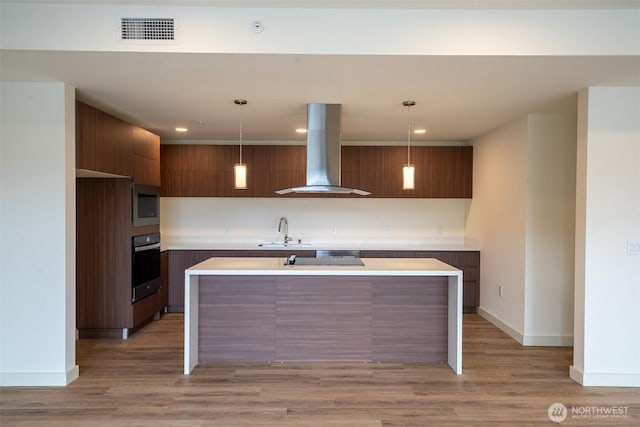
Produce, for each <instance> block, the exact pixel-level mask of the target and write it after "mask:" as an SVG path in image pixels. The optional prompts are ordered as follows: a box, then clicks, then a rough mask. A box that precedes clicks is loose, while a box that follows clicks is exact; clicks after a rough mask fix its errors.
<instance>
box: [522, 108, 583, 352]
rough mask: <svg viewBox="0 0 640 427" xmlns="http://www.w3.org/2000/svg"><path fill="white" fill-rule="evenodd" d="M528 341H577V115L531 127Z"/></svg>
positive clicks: (546, 118) (534, 118) (532, 121)
mask: <svg viewBox="0 0 640 427" xmlns="http://www.w3.org/2000/svg"><path fill="white" fill-rule="evenodd" d="M527 133H528V135H527V169H526V176H527V218H526V224H527V229H526V249H525V254H526V256H525V257H526V261H525V262H526V275H525V313H524V316H525V317H524V324H525V329H524V344H528V345H572V344H573V288H574V267H573V263H574V241H575V205H576V204H575V179H576V178H575V176H576V117H575V116H573V115H559V114H557V115H549V114H531V115H529V117H528V125H527Z"/></svg>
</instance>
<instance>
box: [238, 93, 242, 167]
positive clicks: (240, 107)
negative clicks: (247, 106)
mask: <svg viewBox="0 0 640 427" xmlns="http://www.w3.org/2000/svg"><path fill="white" fill-rule="evenodd" d="M238 108H239V109H240V163H242V104H239V105H238Z"/></svg>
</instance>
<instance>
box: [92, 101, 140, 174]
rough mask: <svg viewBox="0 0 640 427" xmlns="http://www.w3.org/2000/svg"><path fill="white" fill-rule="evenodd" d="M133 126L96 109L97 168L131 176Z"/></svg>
mask: <svg viewBox="0 0 640 427" xmlns="http://www.w3.org/2000/svg"><path fill="white" fill-rule="evenodd" d="M131 134H132V132H131V126H130V125H128V124H127V123H125V122H123V121H122V120H120V119H117V118H115V117H113V116H111V115H109V114H107V113H104V112H102V111H99V110H96V154H95V156H96V157H95V170H97V171H100V172H107V173H112V174H115V175H122V176H131V172H132V169H133V168H132V160H133V159H132V157H133V149H132V143H131V136H132V135H131Z"/></svg>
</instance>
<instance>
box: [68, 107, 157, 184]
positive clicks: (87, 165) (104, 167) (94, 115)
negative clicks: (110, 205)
mask: <svg viewBox="0 0 640 427" xmlns="http://www.w3.org/2000/svg"><path fill="white" fill-rule="evenodd" d="M76 168H77V169H86V170H90V171H96V172H103V173H108V174H113V175H119V176H123V177H127V176H129V177H133V180H134V182H136V183H138V184H145V185H154V186H159V185H160V138H159V137H158V136H157V135H154V134H153V133H151V132H148V131H146V130H144V129H141V128H139V127H136V126H133V125H131V124H129V123H127V122H125V121H123V120H120V119H118V118H116V117H114V116H112V115H110V114H107V113H105V112H103V111H100V110H98V109H96V108H94V107H92V106H90V105H87V104H85V103H83V102H79V101H78V102H76Z"/></svg>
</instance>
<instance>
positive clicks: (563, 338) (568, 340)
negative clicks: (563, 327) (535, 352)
mask: <svg viewBox="0 0 640 427" xmlns="http://www.w3.org/2000/svg"><path fill="white" fill-rule="evenodd" d="M522 345H527V346H540V347H573V336H572V335H525V337H524V343H523V344H522Z"/></svg>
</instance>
